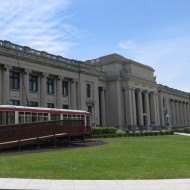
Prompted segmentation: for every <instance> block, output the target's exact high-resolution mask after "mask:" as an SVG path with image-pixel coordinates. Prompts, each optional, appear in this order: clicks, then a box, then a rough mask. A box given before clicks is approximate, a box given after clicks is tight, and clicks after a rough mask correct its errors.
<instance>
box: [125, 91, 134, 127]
mask: <svg viewBox="0 0 190 190" xmlns="http://www.w3.org/2000/svg"><path fill="white" fill-rule="evenodd" d="M132 106H133V101H132V93H131V89H130V88H126V89H125V110H126V115H125V118H126V125H127V127H128V126H132V125H133V109H132Z"/></svg>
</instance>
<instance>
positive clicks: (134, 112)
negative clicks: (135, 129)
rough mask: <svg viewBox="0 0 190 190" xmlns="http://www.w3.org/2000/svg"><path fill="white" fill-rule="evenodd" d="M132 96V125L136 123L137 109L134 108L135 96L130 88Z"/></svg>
mask: <svg viewBox="0 0 190 190" xmlns="http://www.w3.org/2000/svg"><path fill="white" fill-rule="evenodd" d="M131 96H132V105H133V106H132V107H133V125H135V126H136V125H137V109H136V98H135V90H134V89H131Z"/></svg>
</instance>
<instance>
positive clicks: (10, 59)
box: [0, 41, 190, 129]
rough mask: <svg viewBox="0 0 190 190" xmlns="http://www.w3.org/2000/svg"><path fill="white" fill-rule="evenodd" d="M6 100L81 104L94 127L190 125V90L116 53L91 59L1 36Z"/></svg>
mask: <svg viewBox="0 0 190 190" xmlns="http://www.w3.org/2000/svg"><path fill="white" fill-rule="evenodd" d="M0 104H11V105H30V106H38V107H49V108H53V107H56V108H64V109H81V110H86V111H89V112H91V113H92V124H93V125H94V126H99V125H100V126H117V127H119V128H121V129H128V128H129V127H131V126H143V125H146V126H165V125H167V126H189V125H190V94H189V93H186V92H182V91H179V90H176V89H171V88H169V87H166V86H163V85H159V84H157V83H156V77H155V76H154V69H153V68H151V67H149V66H147V65H143V64H141V63H138V62H135V61H133V60H130V59H126V58H124V57H123V56H120V55H118V54H111V55H107V56H103V57H100V58H98V59H94V60H88V61H86V62H82V61H76V60H71V59H66V58H63V57H61V56H55V55H52V54H49V53H47V52H44V51H38V50H34V49H31V48H29V47H26V46H19V45H16V44H13V43H11V42H8V41H0Z"/></svg>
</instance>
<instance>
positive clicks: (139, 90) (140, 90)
mask: <svg viewBox="0 0 190 190" xmlns="http://www.w3.org/2000/svg"><path fill="white" fill-rule="evenodd" d="M135 91H137V92H143V90H142V89H140V88H137V89H135Z"/></svg>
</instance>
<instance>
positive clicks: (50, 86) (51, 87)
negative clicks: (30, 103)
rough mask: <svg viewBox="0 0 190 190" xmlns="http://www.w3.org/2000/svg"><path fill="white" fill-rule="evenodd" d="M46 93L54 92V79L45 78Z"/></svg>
mask: <svg viewBox="0 0 190 190" xmlns="http://www.w3.org/2000/svg"><path fill="white" fill-rule="evenodd" d="M47 93H48V94H54V79H52V78H47Z"/></svg>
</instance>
